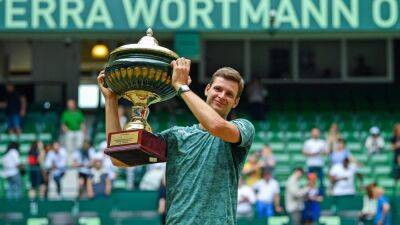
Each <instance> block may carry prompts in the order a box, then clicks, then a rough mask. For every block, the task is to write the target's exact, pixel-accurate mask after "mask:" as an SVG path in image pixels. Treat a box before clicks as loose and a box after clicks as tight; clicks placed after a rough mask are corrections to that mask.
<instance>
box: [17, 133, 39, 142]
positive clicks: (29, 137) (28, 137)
mask: <svg viewBox="0 0 400 225" xmlns="http://www.w3.org/2000/svg"><path fill="white" fill-rule="evenodd" d="M19 141H21V142H33V141H36V134H35V133H22V134H21V135H20V136H19Z"/></svg>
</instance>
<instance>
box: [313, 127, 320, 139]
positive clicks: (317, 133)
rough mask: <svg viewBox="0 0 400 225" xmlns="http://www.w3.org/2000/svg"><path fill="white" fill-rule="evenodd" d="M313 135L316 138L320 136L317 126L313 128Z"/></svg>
mask: <svg viewBox="0 0 400 225" xmlns="http://www.w3.org/2000/svg"><path fill="white" fill-rule="evenodd" d="M311 137H312V138H315V139H318V138H319V130H318V129H317V128H314V129H312V130H311Z"/></svg>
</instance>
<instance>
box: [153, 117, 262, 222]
mask: <svg viewBox="0 0 400 225" xmlns="http://www.w3.org/2000/svg"><path fill="white" fill-rule="evenodd" d="M231 123H233V124H234V125H235V126H236V127H237V128H238V129H239V132H240V137H241V140H240V143H237V144H232V143H228V142H225V141H223V140H222V139H221V138H219V137H216V136H213V135H211V134H210V133H208V132H207V131H205V130H203V129H201V128H200V126H199V124H195V125H193V126H191V127H173V128H171V129H168V130H166V131H164V132H162V133H161V134H160V136H161V137H162V138H163V139H164V140H165V141H166V142H167V146H168V152H167V157H168V163H167V170H166V177H167V224H168V225H178V224H183V225H186V224H193V225H195V224H201V225H208V224H210V225H219V224H227V225H228V224H229V225H231V224H232V225H235V224H236V207H237V189H238V180H239V173H240V171H241V170H242V167H243V164H244V161H245V158H246V156H247V153H248V151H249V149H250V146H251V144H252V142H253V139H254V133H255V130H254V126H253V125H252V124H251V123H250V122H249V121H248V120H245V119H236V120H232V121H231Z"/></svg>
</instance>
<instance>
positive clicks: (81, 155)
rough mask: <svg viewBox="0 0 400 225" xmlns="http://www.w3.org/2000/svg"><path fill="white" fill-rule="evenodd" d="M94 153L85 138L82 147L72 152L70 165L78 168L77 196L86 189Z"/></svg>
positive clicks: (80, 195)
mask: <svg viewBox="0 0 400 225" xmlns="http://www.w3.org/2000/svg"><path fill="white" fill-rule="evenodd" d="M95 154H96V150H95V149H94V148H93V147H92V145H91V143H90V142H89V141H87V140H86V141H84V142H83V145H82V148H81V149H80V150H78V151H75V152H74V154H73V157H72V158H73V159H72V167H74V168H78V171H79V173H78V177H79V197H82V196H83V193H84V191H85V190H86V183H87V179H88V177H89V175H90V166H91V161H92V160H93V157H94V155H95Z"/></svg>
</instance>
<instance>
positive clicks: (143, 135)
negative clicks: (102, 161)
mask: <svg viewBox="0 0 400 225" xmlns="http://www.w3.org/2000/svg"><path fill="white" fill-rule="evenodd" d="M104 153H105V154H107V155H109V156H110V157H111V160H112V163H113V164H114V165H115V166H117V167H130V166H138V165H144V164H150V163H159V162H166V161H167V143H166V142H165V141H164V140H163V139H162V138H159V137H157V136H156V135H154V134H152V133H150V132H148V131H146V130H142V129H140V130H127V131H121V132H115V133H110V134H109V135H108V141H107V148H106V149H105V150H104Z"/></svg>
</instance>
